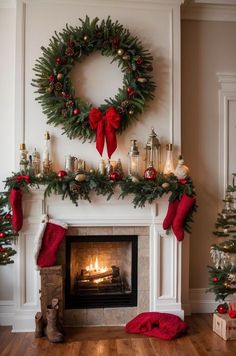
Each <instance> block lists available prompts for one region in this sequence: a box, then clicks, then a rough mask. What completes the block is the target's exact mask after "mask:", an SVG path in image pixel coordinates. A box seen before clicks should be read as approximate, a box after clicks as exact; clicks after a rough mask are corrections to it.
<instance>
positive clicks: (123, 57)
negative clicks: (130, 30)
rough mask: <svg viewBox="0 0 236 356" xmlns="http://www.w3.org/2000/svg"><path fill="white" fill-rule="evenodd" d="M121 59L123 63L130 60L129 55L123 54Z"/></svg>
mask: <svg viewBox="0 0 236 356" xmlns="http://www.w3.org/2000/svg"><path fill="white" fill-rule="evenodd" d="M122 59H124V61H128V60H130V55H129V54H124V55H123V56H122Z"/></svg>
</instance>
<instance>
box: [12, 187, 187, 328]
mask: <svg viewBox="0 0 236 356" xmlns="http://www.w3.org/2000/svg"><path fill="white" fill-rule="evenodd" d="M94 198H96V199H95V201H94V200H93V202H92V203H89V202H87V201H81V202H79V206H78V207H76V206H74V205H73V204H72V203H71V201H70V200H69V199H65V200H62V199H61V197H60V196H55V195H53V196H52V197H50V198H46V199H45V198H44V194H43V191H42V190H33V191H32V192H31V193H26V194H25V195H24V202H23V203H24V204H23V207H24V216H25V217H26V218H25V219H24V225H23V229H22V231H21V233H20V237H19V240H18V241H19V242H18V244H19V245H18V255H17V259H16V262H15V270H16V271H17V273H16V275H15V280H16V283H15V296H16V312H15V315H14V317H13V323H12V324H13V330H14V331H32V330H34V315H35V313H36V312H37V311H38V310H39V309H40V304H39V289H40V279H39V272H38V271H36V270H35V266H34V261H33V245H34V236H35V233H36V232H37V229H38V226H39V222H40V217H41V214H42V213H44V212H47V213H48V214H49V216H50V217H52V218H54V219H57V220H61V221H64V222H66V223H68V224H69V226H77V227H80V226H81V227H82V226H83V227H84V226H87V227H93V226H113V227H115V226H117V227H118V226H130V227H135V226H146V227H149V239H150V240H149V256H150V259H149V271H150V275H149V279H150V292H149V306H150V310H149V311H162V312H169V313H174V314H176V315H179V316H181V317H183V316H184V310H183V305H182V304H183V303H182V294H183V295H184V294H185V293H186V291H182V289H183V288H182V286H181V284H182V283H181V271H182V263H181V260H182V258H181V254H182V243H180V242H178V241H177V240H176V238H175V236H174V235H173V234H172V233H170V234H168V235H166V233H165V232H164V231H163V229H162V221H163V217H164V216H165V213H166V209H167V204H168V196H165V197H163V198H161V199H159V200H157V201H156V202H155V203H153V204H151V205H149V204H147V205H146V206H145V207H144V208H136V209H135V208H134V207H133V205H132V203H131V198H130V199H124V200H122V199H119V200H118V192H117V194H115V196H114V197H112V198H111V199H110V201H106V199H105V198H104V197H98V196H95V197H94ZM185 277H186V278H187V277H188V271H187V270H185ZM183 285H184V286H185V285H187V284H186V282H184V283H183Z"/></svg>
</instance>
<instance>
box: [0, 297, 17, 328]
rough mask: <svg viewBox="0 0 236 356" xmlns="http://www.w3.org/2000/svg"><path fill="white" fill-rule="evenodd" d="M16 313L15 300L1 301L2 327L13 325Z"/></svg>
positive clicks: (0, 315) (0, 317)
mask: <svg viewBox="0 0 236 356" xmlns="http://www.w3.org/2000/svg"><path fill="white" fill-rule="evenodd" d="M14 313H15V303H14V301H13V300H1V301H0V325H4V326H9V325H12V322H13V317H14Z"/></svg>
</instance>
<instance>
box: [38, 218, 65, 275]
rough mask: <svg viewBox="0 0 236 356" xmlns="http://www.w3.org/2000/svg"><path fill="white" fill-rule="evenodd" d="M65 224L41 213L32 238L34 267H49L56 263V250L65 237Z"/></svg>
mask: <svg viewBox="0 0 236 356" xmlns="http://www.w3.org/2000/svg"><path fill="white" fill-rule="evenodd" d="M67 228H68V226H67V224H65V223H63V222H61V221H57V220H54V219H49V217H48V216H47V215H43V216H42V218H41V223H40V226H39V229H38V232H37V234H36V236H35V239H34V261H35V265H36V269H39V268H43V267H51V266H54V265H55V263H56V253H57V250H58V248H59V246H60V244H61V242H62V240H63V239H64V237H65V232H66V230H67Z"/></svg>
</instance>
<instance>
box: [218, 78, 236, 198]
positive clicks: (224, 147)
mask: <svg viewBox="0 0 236 356" xmlns="http://www.w3.org/2000/svg"><path fill="white" fill-rule="evenodd" d="M216 76H217V80H218V83H219V90H218V97H219V151H218V154H219V167H218V172H219V173H218V177H219V178H218V179H219V184H218V186H219V192H218V200H219V204H221V200H222V198H223V197H224V195H225V190H226V187H227V185H228V184H230V183H231V173H233V172H230V168H231V167H230V162H231V160H230V151H231V150H230V147H231V144H232V142H230V132H231V131H232V129H234V128H233V127H230V105H231V104H233V103H236V73H216Z"/></svg>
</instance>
